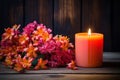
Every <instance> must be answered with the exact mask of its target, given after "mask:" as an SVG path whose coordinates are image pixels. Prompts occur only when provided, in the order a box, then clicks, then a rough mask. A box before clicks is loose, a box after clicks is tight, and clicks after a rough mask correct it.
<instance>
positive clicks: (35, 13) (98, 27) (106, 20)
mask: <svg viewBox="0 0 120 80" xmlns="http://www.w3.org/2000/svg"><path fill="white" fill-rule="evenodd" d="M119 3H120V0H0V30H1V31H0V35H1V34H2V33H3V31H4V28H6V27H10V26H12V25H13V24H21V25H22V26H23V27H24V26H25V25H26V24H28V23H29V22H32V21H34V20H36V21H37V22H39V23H43V24H45V25H46V26H47V27H50V28H51V29H52V30H53V34H54V35H55V34H62V35H67V36H69V37H70V40H71V42H73V43H74V34H75V33H77V32H87V30H88V28H89V27H91V29H92V31H93V32H100V33H103V34H104V51H120V47H119V45H120V32H119V30H120V27H119V26H120V24H119V22H120V16H119V14H120V5H119Z"/></svg>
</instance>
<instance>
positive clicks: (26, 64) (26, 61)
mask: <svg viewBox="0 0 120 80" xmlns="http://www.w3.org/2000/svg"><path fill="white" fill-rule="evenodd" d="M32 60H33V59H32V58H28V59H26V57H24V58H23V59H22V61H21V64H22V66H23V67H24V68H26V69H29V68H30V66H31V62H32Z"/></svg>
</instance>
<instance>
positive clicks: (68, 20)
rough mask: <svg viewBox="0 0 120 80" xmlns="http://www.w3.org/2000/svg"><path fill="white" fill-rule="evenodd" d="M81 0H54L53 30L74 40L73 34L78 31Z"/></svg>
mask: <svg viewBox="0 0 120 80" xmlns="http://www.w3.org/2000/svg"><path fill="white" fill-rule="evenodd" d="M80 10H81V0H69V1H68V0H54V32H55V34H62V35H67V36H68V37H70V39H71V41H72V42H74V34H75V33H76V32H80V26H81V24H80V22H81V21H80V20H81V19H80V18H81V17H80Z"/></svg>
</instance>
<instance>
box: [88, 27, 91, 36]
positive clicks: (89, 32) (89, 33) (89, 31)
mask: <svg viewBox="0 0 120 80" xmlns="http://www.w3.org/2000/svg"><path fill="white" fill-rule="evenodd" d="M90 35H91V29H90V28H89V30H88V36H90Z"/></svg>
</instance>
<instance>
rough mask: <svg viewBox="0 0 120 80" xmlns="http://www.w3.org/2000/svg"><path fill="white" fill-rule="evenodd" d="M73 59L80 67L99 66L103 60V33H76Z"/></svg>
mask: <svg viewBox="0 0 120 80" xmlns="http://www.w3.org/2000/svg"><path fill="white" fill-rule="evenodd" d="M75 59H76V64H77V66H80V67H99V66H101V65H102V62H103V34H100V33H91V30H90V29H89V31H88V33H76V34H75Z"/></svg>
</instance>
